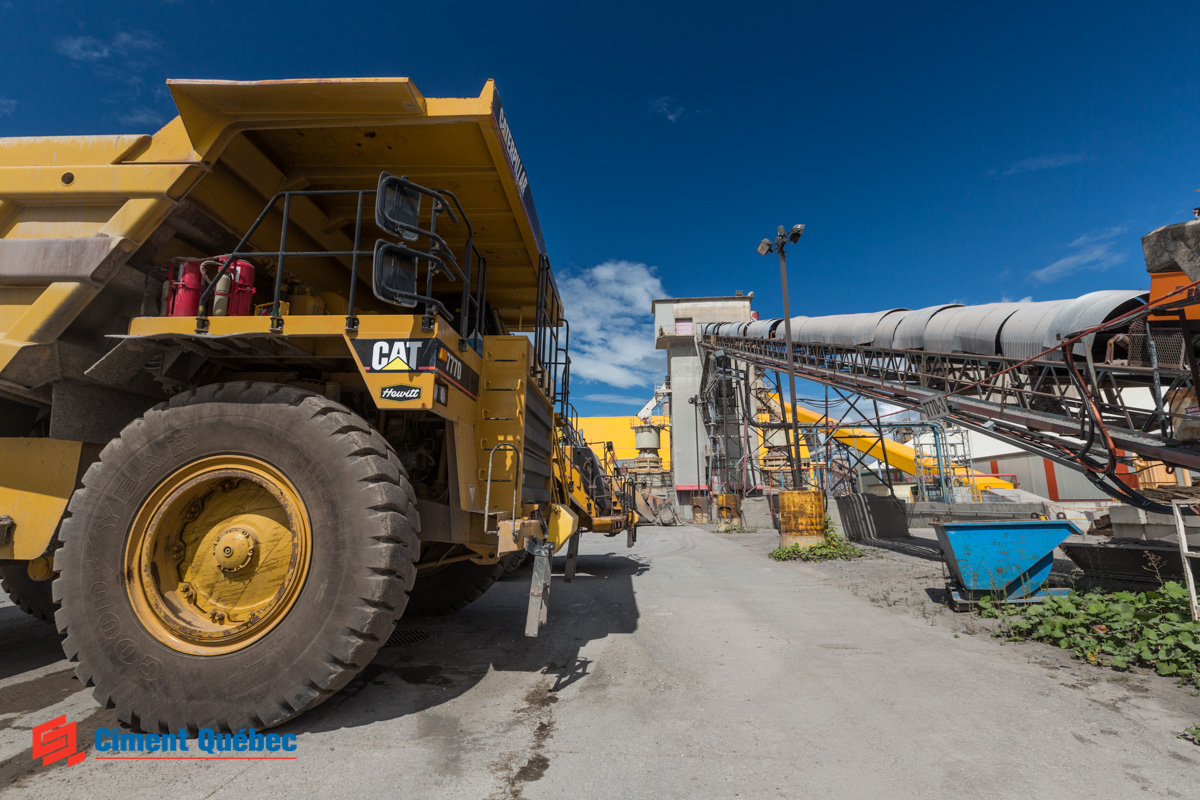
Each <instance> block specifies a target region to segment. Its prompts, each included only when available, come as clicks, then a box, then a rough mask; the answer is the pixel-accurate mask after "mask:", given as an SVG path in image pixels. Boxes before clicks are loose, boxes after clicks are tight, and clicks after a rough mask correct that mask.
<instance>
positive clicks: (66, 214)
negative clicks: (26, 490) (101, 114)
mask: <svg viewBox="0 0 1200 800" xmlns="http://www.w3.org/2000/svg"><path fill="white" fill-rule="evenodd" d="M170 90H171V93H172V96H173V97H174V99H175V102H176V105H177V106H178V109H179V116H178V117H176V118H175V119H174V120H172V121H171V122H169V123H168V124H167V125H165V126H164V127H163V128H162V129H161V130H160V131H158V132H157V133H155V134H154V135H152V136H145V135H143V136H136V135H135V136H79V137H36V138H19V139H0V389H4V390H6V391H8V392H9V393H11V394H12V395H15V396H18V397H20V398H22V399H25V400H29V401H34V402H41V403H48V402H49V401H50V388H49V387H50V386H51V385H52V384H53V383H54V382H55V381H61V380H86V378H85V377H84V376H83V372H84V371H85V370H86V369H87V368H88V366H90V365H91V364H92V363H94V361H95V360H96V358H98V357H99V356H100V355H102V354H103V351H104V349H105V347H106V346H109V345H111V342H105V341H104V339H103V336H104V335H105V334H119V333H125V332H127V331H128V318H129V317H131V316H138V315H139V314H146V313H150V314H153V313H154V312H152V311H151V312H147V311H146V306H147V301H146V295H149V294H152V291H151V290H150V289H148V288H147V285H148V284H149V282H150V281H153V280H155V279H156V277H157V270H159V269H160V267H161V265H162V264H164V263H165V262H166V261H167V260H168V259H170V258H172V257H184V256H205V255H207V254H212V253H220V252H230V251H231V250H232V249H233V247H234V246H235V245H236V243H237V241H238V238H239V236H240V235H241V234H242V232H244V231H246V230H248V229H249V228H250V227H251V225H252V223H253V222H254V220H255V218H256V217H257V216H258V215H259V213H260V212H261V211H262V210H263V208H264V207H265V206H266V205H267V203H268V201H269V200H270V198H271V197H272V196H273V195H274V194H275V193H277V192H280V191H284V190H296V189H306V190H321V189H331V190H332V189H363V188H371V187H373V186H374V184H375V182H376V181H377V179H378V176H379V174H380V173H381V172H393V173H395V174H403V175H406V176H407V177H409V178H410V179H412V180H413V181H415V182H417V183H421V184H424V185H430V186H437V187H439V188H444V189H447V190H450V191H452V192H453V193H454V194H455V195H457V196H458V197H459V198H460V199H461V201H462V203H463V205H464V206H466V207H468V208H470V209H471V214H470V216H471V220H472V221H473V223H474V224H475V230H474V234H475V236H474V238H475V242H476V246H477V247H478V248H479V249H480V251H481V252H482V255H483V256H484V257H485V258H486V259H487V264H488V277H487V281H488V296H489V300H490V304H491V306H492V308H493V309H494V311H495V313H497V314H498V315H499V317H500V319H502V320H503V323H504V324H505V325H506V326H507V328H508V329H509V330H533V329H534V326H535V324H536V323H535V306H536V301H537V296H538V281H539V261H540V259H541V258H542V256H543V254H544V249H545V247H544V242H543V240H542V235H541V231H540V227H539V224H538V219H537V213H536V211H535V209H534V205H533V200H532V193H531V190H530V187H529V181H528V178H527V177H526V174H525V170H524V167H523V165H522V162H521V157H520V155H519V153H518V151H517V149H516V145H515V143H514V141H513V138H512V134H511V132H510V131H509V127H508V123H507V120H506V118H505V114H504V109H503V107H502V106H501V103H500V99H499V97H498V95H497V94H496V91H495V87H494V85H493V84H492V82H491V81H489V82H488V83H487V84H486V85H485V86H484V88H483V91H482V92H481V93H480V94H479V96H478V97H469V98H427V97H425V96H424V95H422V94H421V92H420V91H419V90H418V89H417V87H416V86H415V85H414V84H413V83H412V82H411V81H410V80H408V79H407V78H368V79H338V80H286V81H262V82H249V83H245V82H229V81H171V82H170ZM297 203H298V206H297V207H296V208H293V209H292V211H291V217H290V222H289V224H290V226H291V227H290V228H289V232H288V236H289V241H292V242H299V243H302V244H303V243H306V242H307V243H308V244H309V245H311V249H312V250H314V251H338V250H349V249H351V245H352V237H353V234H354V220H355V210H356V209H355V208H354V207H353V197H352V196H349V197H347V196H345V195H341V196H330V197H328V198H321V197H317V198H304V199H298V200H297ZM276 216H278V215H276ZM280 222H281V219H267V220H266V221H265V223H264V224H263V225H262V226H261V227H260V228H259V229H258V230H257V232H256V235H255V239H254V240H253V241H252V242H251V243H250V244H251V245H252V246H253V247H255V248H256V249H257V250H259V251H262V252H267V253H270V252H271V251H272V250H274V249H276V248H277V247H278V243H279V229H280ZM375 233H376V231H374V230H365V231H363V237H364V240H365V241H368V242H369V241H373V239H372V238H371V237H372V236H373V235H374V234H375ZM464 236H465V232H464V231H463V230H462V229H458V228H454V229H447V230H446V238H447V240H448V243H449V244H450V245H451V246H452V247H454V248H456V249H458V248H461V247H462V245H463V238H464ZM347 262H348V259H343V265H338V264H337V263H335V262H334V261H333V260H332V259H331V258H329V257H325V258H311V259H289V261H288V268H289V270H290V271H292V272H295V273H296V274H297V275H299V276H300V277H301V278H302V279H303V280H304V281H305V282H306V283H308V284H309V285H310V286H311V287H313V288H314V289H316V290H317V291H318V292H321V291H326V290H328V291H338V292H342V293H344V292H345V288H346V269H345V268H347V267H348V263H347ZM357 273H358V279H359V281H360V282H361V285H360V287H359V289H360V291H359V292H358V298H359V305H360V307H361V309H362V310H363V312H364V313H370V312H371V311H384V310H385V307H384V306H383V305H382V304H381V303H379V302H378V301H377V300H376V299H375V298H374V297H373V296H372V294H371V291H370V264H369V263H360V264H359V265H358V269H357ZM549 280H551V281H552V280H553V277H552V276H550V277H549ZM155 291H156V289H155ZM101 295H107V298H106V299H107V300H109V302H107V303H95V302H93V301H95V300H96V299H97V298H98V297H100V296H101ZM89 309H90V312H89ZM330 311H331V312H334V311H335V309H330Z"/></svg>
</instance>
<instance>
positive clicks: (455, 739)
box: [0, 527, 1200, 800]
mask: <svg viewBox="0 0 1200 800" xmlns="http://www.w3.org/2000/svg"><path fill="white" fill-rule="evenodd" d="M623 543H624V542H623V538H621V539H605V538H603V537H601V536H595V535H589V536H586V537H585V538H584V540H583V545H582V548H581V555H580V559H579V575H578V576H577V578H576V580H575V582H574V583H573V584H570V585H565V584H563V583H561V580H560V579H559V578H556V580H555V582H554V585H553V589H552V592H551V598H550V599H551V610H550V627H549V629H548V630H545V631H544V632H543V635H542V636H541V637H540V638H538V639H536V640H530V639H525V638H524V637H523V636H522V635H521V631H522V628H523V620H524V617H523V615H524V606H525V599H526V592H527V590H528V582H527V581H528V573H527V571H523V572H521V573H518V575H517V576H515V577H517V578H518V580H513V579H509V580H506V581H504V582H502V583H501V584H498V585H497V586H496V587H495V588H493V589H492V590H491V591H490V592H489V593H488V594H487V595H485V596H484V597H483V598H482V599H481V600H480V601H478V602H476V603H475V604H473V605H472V606H470V607H468V608H467V609H465V610H463V611H461V612H459V613H458V614H456V615H454V616H451V617H446V618H441V619H434V620H420V619H418V620H405V621H403V622H402V624H401V627H402V628H404V629H406V630H410V631H413V634H412V637H411V638H414V639H416V638H420V637H422V636H424V635H425V634H428V637H427V638H425V639H424V640H423V641H420V642H417V643H415V644H410V645H406V646H400V647H389V648H386V649H385V650H384V651H383V652H382V654H381V655H380V657H379V658H377V659H376V661H375V662H374V663H373V664H372V665H371V667H370V668H369V669H368V670H367V671H366V672H365V673H364V675H362V676H361V677H360V679H358V680H356V681H355V682H354V683H353V684H352V685H351V686H350V687H349V688H347V690H345V691H343V692H342V693H341V694H339V695H338V696H337V697H335V698H333V699H332V700H331V701H329V702H327V703H326V704H325V705H323V706H321V707H320V708H318V709H317V710H316V711H315V712H312V713H309V714H307V715H305V716H303V717H301V718H300V719H298V720H296V721H294V722H293V723H290V724H289V725H287V726H284V728H282V729H281V730H283V731H285V732H291V733H297V734H299V747H298V751H297V753H296V755H297V759H296V760H294V761H242V762H239V761H232V760H231V761H203V762H180V761H104V760H98V759H96V758H95V756H96V755H97V754H95V753H89V755H88V757H87V759H86V760H85V761H84V762H83V763H82V764H80V765H78V766H75V767H64V766H61V765H57V766H52V767H42V766H40V765H34V764H33V762H32V761H31V759H30V755H29V750H28V745H29V738H28V737H29V732H28V731H29V728H30V727H31V726H32V725H33V724H36V723H37V722H41V721H44V720H45V719H47V718H49V717H50V716H52V715H53V714H52V712H54V711H56V710H57V709H66V711H67V713H68V714H69V715H70V716H71V717H72V718H75V719H78V720H79V721H80V731H81V736H82V735H84V734H85V732H86V731H87V730H94V729H95V727H97V726H105V727H111V726H112V725H114V724H115V719H114V718H113V715H112V712H110V711H106V710H103V709H97V708H95V706H94V705H93V704H91V701H90V691H83V690H82V689H81V687H79V685H78V684H76V683H73V679H70V678H69V676H68V674H64V673H62V672H61V671H60V669H61V667H62V666H63V665H61V664H56V662H57V660H58V659H59V658H61V654H60V653H58V652H57V651H56V650H55V647H56V643H55V641H54V638H53V637H52V636H51V635H50V634H49V632H48V630H47V629H45V628H44V627H42V626H41V625H40V624H39V623H36V622H34V621H33V620H30V619H27V618H25V617H24V615H22V614H21V612H19V610H17V609H15V608H11V607H3V608H0V642H3V643H4V644H3V654H2V656H0V786H6V787H7V788H6V789H3V790H0V794H2V795H3V796H4V797H10V796H11V797H14V798H15V797H21V798H42V797H44V798H54V800H62V799H63V798H71V797H81V796H87V797H93V798H109V797H112V798H125V797H129V796H131V792H134V793H136V794H139V795H140V794H146V795H149V794H154V795H157V796H169V797H171V798H172V800H191V798H196V800H199V799H200V798H216V799H220V798H230V799H231V800H233V799H234V798H236V800H242V798H244V797H247V796H258V797H321V798H326V800H328V799H329V798H343V797H344V798H360V797H367V796H372V795H381V796H400V797H408V798H489V799H490V798H527V799H528V800H535V799H536V798H555V797H564V796H568V795H574V796H578V797H585V798H591V797H614V798H616V797H619V798H642V797H645V798H656V799H661V798H676V797H678V798H697V797H752V798H757V797H764V798H766V797H787V798H806V797H820V798H839V797H846V798H860V797H864V796H869V795H875V796H882V797H914V798H924V797H930V798H934V797H936V798H944V797H945V796H947V795H950V794H956V795H962V796H967V797H972V798H993V797H994V798H1011V797H1020V796H1035V795H1038V796H1044V797H1053V798H1056V799H1057V800H1065V799H1066V798H1075V797H1078V798H1089V799H1090V798H1095V797H1132V796H1137V795H1143V794H1144V795H1147V796H1153V797H1195V796H1197V793H1198V792H1200V785H1198V781H1200V778H1198V776H1200V748H1198V747H1196V746H1195V745H1192V744H1189V743H1187V742H1184V741H1182V740H1179V739H1176V738H1175V734H1177V733H1178V732H1179V731H1180V730H1181V729H1182V728H1183V727H1185V726H1186V725H1188V724H1195V723H1196V722H1200V718H1196V717H1195V716H1194V715H1193V714H1192V711H1193V709H1194V708H1195V703H1194V702H1192V701H1191V699H1190V698H1188V697H1187V695H1186V693H1185V692H1184V691H1183V690H1182V689H1175V688H1174V687H1170V689H1171V691H1170V692H1147V691H1145V690H1144V688H1143V687H1142V686H1141V684H1140V683H1139V682H1137V681H1134V682H1128V683H1126V682H1120V683H1118V682H1110V681H1106V680H1103V679H1101V680H1097V681H1073V680H1072V679H1070V678H1067V679H1065V680H1064V677H1063V676H1064V674H1068V671H1064V670H1063V669H1061V668H1060V666H1061V665H1060V664H1058V663H1054V662H1052V661H1051V660H1046V659H1040V658H1039V654H1040V653H1043V652H1044V651H1045V650H1046V648H1044V647H1043V646H1041V645H1032V644H1017V645H1005V644H1002V643H1001V642H999V641H997V640H995V639H992V638H990V637H987V636H965V635H959V634H958V633H957V632H956V631H954V630H952V629H951V628H950V627H947V626H936V625H930V624H928V622H926V621H924V620H922V619H921V618H920V617H918V616H916V615H912V614H897V613H894V612H893V611H892V610H891V609H889V608H887V607H886V606H881V605H880V604H878V603H872V602H871V601H870V600H869V599H868V598H867V597H866V596H864V595H861V594H855V593H853V592H851V591H849V590H848V589H847V588H844V587H843V586H840V585H838V582H837V580H836V576H835V575H831V574H829V573H825V572H822V570H821V568H820V567H819V566H808V565H802V564H801V565H796V564H777V563H774V562H772V561H769V560H767V559H766V558H764V557H763V556H762V555H761V553H759V552H755V551H754V550H753V549H752V548H749V547H744V546H742V544H740V543H738V542H737V541H735V540H733V539H731V537H728V536H720V535H716V534H712V533H708V532H705V531H702V530H699V529H696V528H691V527H679V528H660V529H655V528H643V529H641V531H639V542H638V545H637V546H636V547H635V548H633V549H631V550H626V549H625V548H624V546H623ZM1079 669H1080V670H1086V669H1093V668H1089V667H1084V666H1082V665H1081V666H1080V667H1079ZM1093 671H1096V672H1099V671H1098V670H1093ZM1069 674H1072V675H1073V674H1075V673H1073V672H1070V673H1069ZM1175 697H1178V702H1175V700H1174V698H1175ZM59 713H62V712H59ZM87 741H89V742H90V734H87Z"/></svg>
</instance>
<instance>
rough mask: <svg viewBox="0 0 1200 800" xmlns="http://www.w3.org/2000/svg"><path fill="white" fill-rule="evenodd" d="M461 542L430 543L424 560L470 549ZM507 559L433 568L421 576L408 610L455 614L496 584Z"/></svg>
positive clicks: (423, 613)
mask: <svg viewBox="0 0 1200 800" xmlns="http://www.w3.org/2000/svg"><path fill="white" fill-rule="evenodd" d="M466 552H467V551H466V549H465V548H463V547H461V546H459V545H450V546H449V551H448V552H447V550H446V546H445V545H430V546H429V547H428V549H427V551H426V553H425V555H424V556H423V557H422V559H421V560H422V561H436V560H437V559H439V558H441V557H443V556H446V557H448V558H454V557H455V556H461V555H464V554H465V553H466ZM506 563H507V562H506V561H505V560H504V559H501V560H499V561H497V562H496V563H495V564H476V563H475V562H474V561H455V562H454V563H453V564H446V565H445V566H443V567H433V568H430V570H429V572H428V573H422V574H421V575H418V576H417V580H416V582H415V583H413V587H412V591H411V592H409V594H408V614H409V616H413V615H416V616H418V617H435V616H440V615H442V614H452V613H454V612H455V611H458V610H459V609H460V608H463V607H465V606H467V605H470V604H471V603H473V602H475V601H476V600H478V599H479V598H480V597H483V593H484V592H486V591H487V590H488V589H490V588H492V584H494V583H495V582H496V581H498V580H500V578H501V576H502V575H504V567H505V564H506Z"/></svg>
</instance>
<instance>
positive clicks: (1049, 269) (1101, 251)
mask: <svg viewBox="0 0 1200 800" xmlns="http://www.w3.org/2000/svg"><path fill="white" fill-rule="evenodd" d="M1125 228H1126V226H1124V225H1120V226H1117V227H1115V228H1106V229H1105V230H1100V231H1093V232H1091V233H1085V234H1084V235H1083V236H1080V237H1079V238H1078V239H1076V240H1075V241H1073V242H1071V243H1070V244H1069V245H1067V247H1069V248H1072V249H1074V250H1076V251H1077V252H1075V253H1072V254H1071V255H1069V256H1064V257H1063V258H1060V259H1058V260H1057V261H1055V262H1054V263H1052V264H1047V265H1046V266H1044V267H1042V268H1041V269H1035V270H1034V271H1033V272H1031V273H1030V277H1031V278H1033V279H1034V280H1035V281H1037V282H1038V283H1049V282H1050V281H1056V280H1059V279H1061V278H1065V277H1067V276H1068V275H1071V274H1072V273H1075V272H1081V271H1084V270H1089V271H1102V270H1106V269H1108V268H1109V267H1115V266H1116V265H1117V264H1121V263H1123V262H1124V261H1125V259H1126V258H1127V257H1128V256H1127V254H1126V253H1121V252H1116V251H1114V249H1113V247H1114V245H1115V244H1116V242H1115V241H1114V240H1115V239H1116V238H1117V237H1118V236H1120V235H1121V234H1122V233H1124V232H1125Z"/></svg>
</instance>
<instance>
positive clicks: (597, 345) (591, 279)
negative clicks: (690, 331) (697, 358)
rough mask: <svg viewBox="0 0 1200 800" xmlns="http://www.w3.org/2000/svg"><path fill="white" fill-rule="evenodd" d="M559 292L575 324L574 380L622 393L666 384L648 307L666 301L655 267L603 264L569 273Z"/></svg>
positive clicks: (622, 263)
mask: <svg viewBox="0 0 1200 800" xmlns="http://www.w3.org/2000/svg"><path fill="white" fill-rule="evenodd" d="M559 290H560V292H561V293H562V298H563V305H564V306H565V307H566V310H567V318H568V319H569V320H571V376H572V378H576V377H578V378H582V379H584V380H587V381H595V382H597V383H604V384H608V385H609V386H616V387H618V388H621V389H627V388H630V387H633V386H653V385H654V382H655V381H656V380H661V379H662V377H663V374H664V373H665V371H666V358H665V356H664V354H663V353H662V352H661V351H659V350H655V349H654V318H653V316H652V314H651V310H650V301H651V300H653V299H655V298H659V297H667V296H668V295H667V293H666V291H665V290H664V289H663V285H662V280H661V279H660V278H659V277H658V275H657V274H655V270H654V268H653V267H649V266H646V265H645V264H641V263H638V262H636V261H605V262H604V263H603V264H597V265H596V266H594V267H591V268H590V269H585V270H582V271H579V272H568V273H565V274H564V276H563V277H562V279H561V280H560V281H559ZM647 399H649V395H647ZM643 402H645V401H643Z"/></svg>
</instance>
